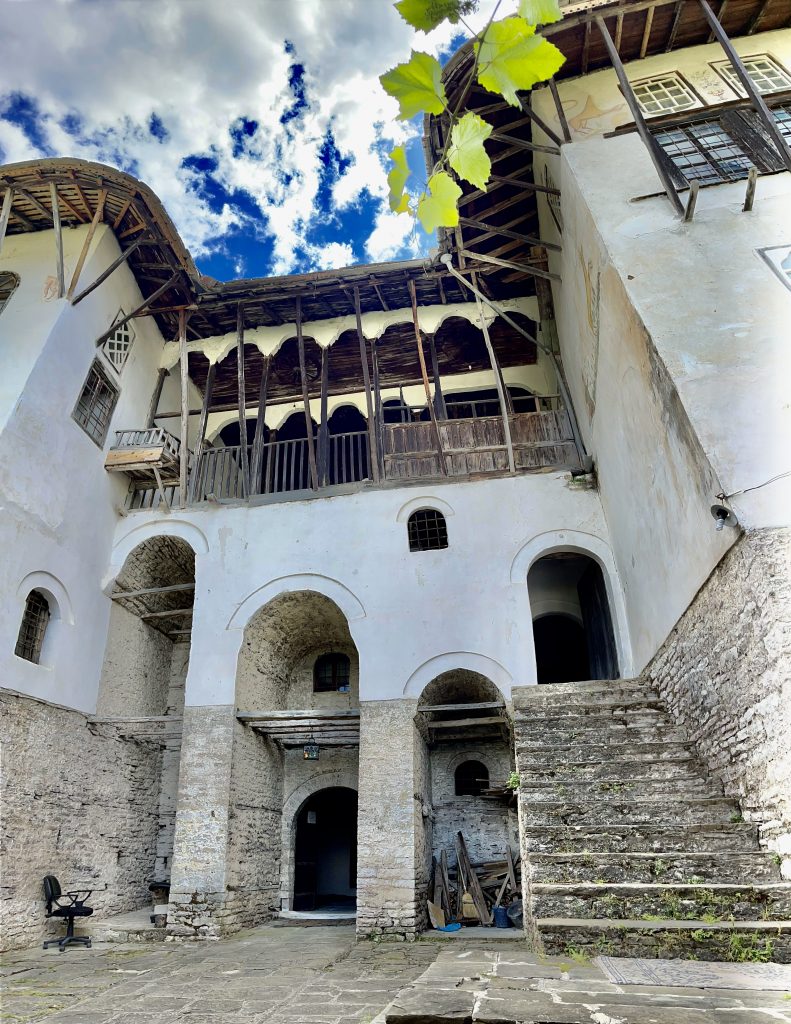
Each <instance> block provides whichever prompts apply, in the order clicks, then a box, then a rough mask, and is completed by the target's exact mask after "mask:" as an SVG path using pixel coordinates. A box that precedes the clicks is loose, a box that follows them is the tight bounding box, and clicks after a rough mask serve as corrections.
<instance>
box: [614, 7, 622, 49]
mask: <svg viewBox="0 0 791 1024" xmlns="http://www.w3.org/2000/svg"><path fill="white" fill-rule="evenodd" d="M622 35H623V11H618V17H617V18H616V19H615V49H616V50H617V51H618V52H619V53H620V52H621V36H622Z"/></svg>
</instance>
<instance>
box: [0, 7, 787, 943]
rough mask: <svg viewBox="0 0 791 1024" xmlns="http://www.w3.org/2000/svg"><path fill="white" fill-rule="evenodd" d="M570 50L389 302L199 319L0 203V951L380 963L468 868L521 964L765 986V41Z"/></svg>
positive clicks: (278, 298)
mask: <svg viewBox="0 0 791 1024" xmlns="http://www.w3.org/2000/svg"><path fill="white" fill-rule="evenodd" d="M726 6H727V10H726V9H725V8H726ZM566 7H567V12H566V17H565V18H564V20H563V21H562V22H560V23H559V24H558V25H556V26H552V27H551V28H548V29H547V30H546V31H547V34H548V35H550V36H551V38H553V40H554V41H555V42H556V43H557V44H558V45H559V46H560V47H561V49H562V50H563V52H564V53H565V54H566V56H567V62H566V65H565V66H564V68H563V69H562V71H561V72H560V73H559V75H558V76H557V79H556V81H555V82H553V83H552V84H551V86H543V87H539V88H536V89H535V90H534V91H533V93H532V94H531V95H530V96H526V97H525V98H524V103H523V108H522V109H521V110H516V109H514V108H511V107H507V106H505V105H504V104H499V105H493V104H492V101H491V96H490V95H488V94H486V93H484V92H483V91H476V90H473V92H472V93H471V95H470V99H469V103H470V105H471V107H472V108H473V109H482V108H483V107H486V108H487V110H488V114H487V116H489V117H490V119H492V120H494V121H495V122H496V125H497V127H496V132H495V134H494V135H493V136H492V139H491V141H490V143H489V145H490V147H491V155H492V159H493V161H494V174H495V177H494V178H493V182H492V184H491V186H490V188H489V190H488V191H487V192H486V193H481V192H474V191H473V190H472V189H471V188H467V189H466V191H465V193H464V195H463V196H462V199H461V201H460V223H459V227H458V228H457V229H456V230H455V231H448V232H445V233H442V232H441V233H440V237H439V253H438V254H437V255H436V256H432V257H430V258H428V259H426V260H415V261H408V262H401V263H388V264H379V265H369V266H355V267H350V268H346V269H343V270H337V271H335V270H333V271H325V272H321V273H314V274H306V275H296V276H291V277H282V278H266V279H255V280H243V281H232V282H228V283H220V282H216V281H214V280H211V279H208V278H206V277H204V276H203V275H201V274H200V273H199V272H198V271H197V269H196V267H195V265H194V263H193V262H192V259H191V257H190V254H189V252H188V251H187V250H186V248H185V247H184V245H183V243H182V242H181V240H180V238H179V236H178V233H177V232H176V229H175V227H174V226H173V224H172V222H171V220H170V218H169V217H168V215H167V213H166V211H165V210H164V208H163V207H162V205H161V203H160V202H159V200H158V199H157V197H156V196H155V195H154V194H153V192H152V191H151V190H150V189H149V188H148V187H147V186H146V185H145V184H143V183H142V182H140V181H137V180H136V179H134V178H132V177H131V176H129V175H127V174H124V173H121V172H119V171H117V170H114V169H112V168H110V167H105V166H101V165H97V164H91V163H86V162H83V161H77V160H69V159H47V160H37V161H33V162H29V163H24V164H14V165H8V166H5V167H3V168H0V185H2V187H3V189H4V192H3V197H4V198H3V202H2V214H0V246H1V248H0V348H1V350H2V359H3V375H2V387H1V388H0V494H2V506H3V515H2V517H1V518H0V537H2V545H3V550H4V558H3V560H2V564H1V565H0V600H2V604H3V613H2V616H0V649H1V650H2V651H3V678H2V683H3V691H2V697H1V698H0V699H2V704H3V725H2V730H3V736H2V739H3V778H2V783H3V843H4V847H3V879H2V895H3V919H4V920H3V939H4V944H5V945H8V946H24V945H28V944H32V943H35V942H38V941H39V940H40V939H41V937H42V935H43V934H44V932H45V922H44V916H43V899H42V894H41V879H42V876H43V875H44V874H47V873H55V874H57V875H58V876H60V877H61V878H62V879H64V880H67V881H68V882H70V883H77V882H86V883H87V882H90V883H92V885H93V886H94V887H95V890H96V891H95V893H94V896H93V902H94V906H95V907H96V911H97V913H96V917H97V919H103V918H108V917H110V916H111V915H114V914H118V913H121V912H123V911H128V910H133V909H136V908H140V907H143V906H145V905H147V904H149V903H150V900H151V896H150V892H149V886H150V885H151V884H152V883H160V884H161V886H163V887H166V888H167V889H168V890H169V906H168V913H167V925H166V928H167V932H168V933H169V934H171V935H173V936H180V937H216V936H218V935H222V934H225V933H228V932H231V931H233V930H236V929H239V928H241V927H247V926H250V925H254V924H256V923H259V922H262V921H264V920H267V919H268V918H270V917H272V916H274V915H277V914H279V913H283V912H286V913H289V914H292V915H299V914H300V913H315V912H322V911H323V912H324V913H328V914H340V915H354V916H356V921H357V929H358V932H359V934H360V935H362V936H370V935H382V934H384V935H393V936H398V937H407V938H410V937H414V936H415V935H416V934H418V933H419V932H420V931H421V930H422V929H423V928H425V927H426V923H427V922H426V899H427V897H428V896H429V895H430V882H431V873H432V864H433V862H434V860H435V858H438V857H439V856H440V854H441V853H442V851H445V852H446V853H447V854H448V856H449V857H450V859H451V861H453V859H454V856H455V854H454V841H455V834H456V832H457V831H459V830H461V831H462V832H463V833H464V835H465V838H466V840H467V843H468V846H469V849H470V855H471V857H472V859H473V860H474V861H479V862H486V861H490V860H495V859H497V858H499V857H500V856H502V851H503V849H504V848H505V846H506V845H508V844H510V846H511V848H512V849H513V850H514V852H516V850H517V848H518V849H519V851H520V853H521V859H522V878H523V886H524V900H525V920H526V929H527V934H528V937H529V938H530V940H531V941H535V942H543V943H544V945H545V946H546V947H547V948H549V949H556V948H561V949H562V948H564V946H565V945H567V944H574V945H583V946H585V945H587V946H591V947H594V948H599V949H602V948H609V949H612V948H617V949H626V948H631V949H639V950H640V951H642V952H645V953H649V954H650V953H651V952H655V951H656V950H659V951H664V952H668V951H669V950H672V951H689V950H690V949H692V948H693V947H694V948H695V949H696V951H698V952H699V951H700V948H704V947H705V948H704V955H705V953H706V952H708V953H709V954H711V955H715V954H717V953H719V954H720V955H721V954H722V950H723V948H726V947H727V944H728V943H732V942H733V941H734V936H735V937H736V939H737V940H738V941H739V942H741V941H743V939H744V936H747V937H748V938H749V941H758V940H760V941H763V942H767V941H770V940H769V939H768V938H765V936H768V935H770V934H771V942H772V944H773V945H772V951H773V955H775V956H776V957H778V958H781V959H787V958H788V957H789V956H791V941H790V940H789V936H791V924H789V919H791V909H789V906H788V904H789V899H790V897H789V891H788V885H787V883H785V882H784V881H783V878H785V877H791V797H790V794H789V771H790V769H791V755H789V748H788V743H787V736H788V732H789V728H791V712H790V711H789V708H791V701H789V696H791V691H790V690H789V687H790V686H791V683H790V681H789V670H788V656H789V648H791V634H789V627H788V621H789V615H791V573H790V572H789V570H790V569H791V564H790V563H791V558H790V556H789V552H790V551H791V545H790V544H789V534H788V520H789V513H788V509H789V507H791V483H790V482H789V481H790V480H791V477H789V465H788V447H789V446H788V437H789V422H788V421H789V404H788V398H787V394H786V392H787V383H786V382H787V380H788V379H789V370H790V369H791V358H790V357H789V354H788V353H789V351H790V350H789V346H788V329H787V324H788V322H789V316H790V314H791V269H790V268H791V229H790V228H789V225H791V175H790V174H789V169H791V153H790V152H789V147H788V140H789V138H791V28H789V25H788V20H789V19H788V10H787V4H786V3H784V0H764V2H760V0H738V2H731V3H729V4H727V5H726V4H722V5H721V14H722V22H723V25H724V28H725V30H726V31H727V33H728V36H725V37H724V40H725V48H724V47H723V44H722V40H720V39H719V38H718V37H717V32H716V31H715V30H714V27H713V24H712V22H710V21H709V20H707V14H706V12H705V11H704V7H705V5H703V6H699V5H698V4H697V3H691V2H690V3H684V4H676V3H670V2H667V0H652V2H650V3H645V2H636V0H620V2H610V3H597V2H593V3H591V2H586V3H576V4H574V3H572V4H568V5H566ZM712 18H713V15H712ZM597 19H603V20H601V21H600V20H597ZM714 25H715V26H716V28H717V29H719V28H720V26H719V22H716V19H715V21H714ZM728 37H730V38H731V39H732V43H731V42H730V39H729V38H728ZM731 46H732V47H733V48H734V50H735V52H736V54H738V55H739V57H740V58H741V59H742V60H741V61H740V62H738V65H739V69H740V70H739V71H735V70H734V64H733V55H732V53H731V52H730V50H729V49H728V48H729V47H731ZM469 59H470V56H469V51H468V50H466V49H464V48H463V49H462V50H461V51H459V53H458V54H457V55H456V56H455V57H454V58H453V59H452V60H451V62H450V63H449V64H448V66H447V69H446V87H447V89H448V91H449V93H450V94H451V95H452V94H453V93H454V91H457V90H459V89H460V88H461V87H462V83H463V81H464V80H465V68H466V67H467V66H468V62H469ZM621 62H623V64H621ZM742 73H743V75H744V76H746V84H745V83H744V82H743V80H742V78H741V77H740V74H742ZM747 86H749V88H748V87H747ZM767 119H769V121H771V124H769V121H768V120H767ZM768 124H769V126H767V125H768ZM771 125H774V126H775V127H774V130H772V128H771ZM444 130H445V129H444V125H443V124H442V123H441V121H440V120H439V119H435V118H432V119H429V121H428V122H427V123H426V131H425V147H426V152H427V159H428V160H429V161H431V160H432V159H433V154H435V153H436V152H438V150H439V149H440V148H441V146H442V143H443V131H444ZM550 683H551V684H553V685H542V684H550ZM537 684H538V685H537ZM513 771H517V772H518V773H519V775H520V778H521V786H520V792H519V800H518V805H517V806H516V807H510V806H507V805H506V804H503V803H500V802H497V801H491V800H486V799H485V797H484V796H483V795H482V790H484V789H486V788H488V787H491V788H496V787H497V786H502V785H504V783H505V781H506V780H507V779H508V777H509V776H510V775H511V773H512V772H513ZM660 865H662V867H661V868H660ZM630 883H631V884H630ZM635 885H637V889H635ZM712 892H713V893H714V894H715V895H714V896H712V897H710V896H709V894H710V893H712ZM715 897H716V899H715ZM712 901H714V903H715V904H716V905H717V906H719V907H720V908H722V907H725V908H726V912H723V913H714V912H712V911H711V910H710V909H706V910H705V911H704V910H700V908H701V907H702V906H704V905H705V907H706V908H708V907H709V904H711V903H712ZM717 901H719V903H717ZM679 907H687V908H688V909H689V908H691V910H689V912H687V910H684V911H683V912H682V911H679V909H678V908H679ZM696 907H697V908H698V912H697V913H696V912H694V911H695V908H696ZM613 921H615V922H616V924H617V929H616V932H615V933H614V932H613V928H614V927H615V926H614V924H613ZM671 933H672V934H671ZM756 936H757V937H758V938H757V939H756V938H755V937H756ZM671 938H672V940H673V943H675V945H673V943H671ZM745 941H746V940H745ZM723 943H724V944H725V946H723Z"/></svg>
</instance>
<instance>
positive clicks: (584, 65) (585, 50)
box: [580, 21, 592, 75]
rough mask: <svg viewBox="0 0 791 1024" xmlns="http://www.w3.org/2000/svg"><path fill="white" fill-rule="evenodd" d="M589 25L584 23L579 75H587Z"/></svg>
mask: <svg viewBox="0 0 791 1024" xmlns="http://www.w3.org/2000/svg"><path fill="white" fill-rule="evenodd" d="M591 35H592V32H591V23H590V22H589V21H586V22H585V38H584V39H583V41H582V60H581V63H580V74H582V75H587V73H588V60H589V58H590V52H591Z"/></svg>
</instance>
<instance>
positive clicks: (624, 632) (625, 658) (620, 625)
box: [510, 530, 633, 678]
mask: <svg viewBox="0 0 791 1024" xmlns="http://www.w3.org/2000/svg"><path fill="white" fill-rule="evenodd" d="M566 551H568V552H576V553H578V554H580V555H587V556H588V558H591V559H592V560H593V561H594V562H596V563H597V564H598V565H599V568H600V569H601V571H602V574H603V576H604V583H605V587H606V590H607V600H608V601H609V605H610V611H611V614H612V619H613V627H614V631H615V645H616V648H617V651H618V660H619V662H620V665H621V675H622V677H624V678H628V677H629V676H630V675H631V674H632V671H633V660H632V645H631V640H630V636H629V621H628V619H627V616H626V603H625V601H624V597H623V592H622V590H621V584H620V577H619V574H618V568H617V566H616V564H615V558H614V556H613V553H612V549H611V548H610V545H609V544H608V543H607V542H606V541H604V540H602V538H601V537H597V536H596V535H595V534H592V533H583V532H582V531H580V530H550V531H547V532H546V533H541V534H538V536H536V537H533V538H532V539H531V540H529V541H527V542H526V543H525V544H523V545H522V547H521V548H520V549H519V551H518V552H517V553H516V555H515V556H514V558H513V561H512V562H511V570H510V580H511V583H512V584H515V585H517V586H523V587H524V588H525V595H526V598H527V603H528V610H529V612H530V617H531V621H532V618H533V615H532V609H530V601H529V596H528V595H527V574H528V572H529V571H530V568H531V567H532V565H533V564H534V563H535V562H537V561H538V560H539V559H540V558H544V557H546V556H547V555H553V554H558V553H560V552H566Z"/></svg>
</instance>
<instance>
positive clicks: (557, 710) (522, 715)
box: [514, 695, 672, 725]
mask: <svg viewBox="0 0 791 1024" xmlns="http://www.w3.org/2000/svg"><path fill="white" fill-rule="evenodd" d="M631 715H635V716H639V715H647V716H649V717H657V718H660V717H661V718H663V719H668V720H672V719H671V716H670V715H669V714H668V711H667V708H666V707H665V705H664V704H663V702H662V701H661V700H660V699H659V698H658V697H657V696H655V695H654V696H649V695H646V696H645V697H642V698H639V699H636V698H634V697H628V696H627V697H624V698H623V699H622V700H614V699H611V698H608V699H604V698H603V699H602V700H600V701H596V702H594V703H589V704H588V703H582V702H580V701H577V702H575V703H569V704H566V703H563V704H556V703H552V702H550V701H547V702H546V703H544V704H536V705H534V706H532V707H530V708H520V709H519V710H518V711H514V721H516V722H520V723H525V724H528V725H529V724H530V723H532V722H534V721H536V720H537V719H539V720H540V719H546V718H555V719H557V718H571V719H576V718H596V719H600V718H601V719H607V718H612V717H618V716H620V717H624V716H627V717H628V716H631Z"/></svg>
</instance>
